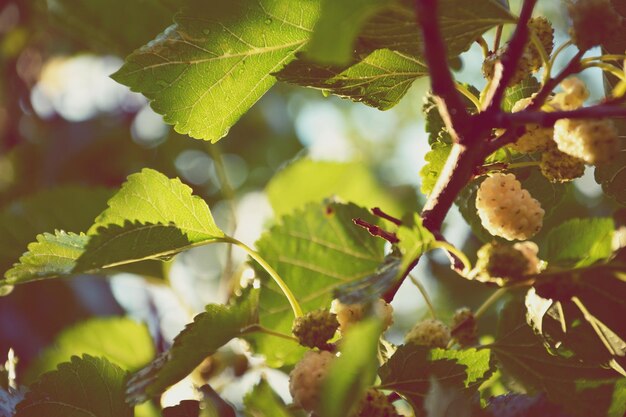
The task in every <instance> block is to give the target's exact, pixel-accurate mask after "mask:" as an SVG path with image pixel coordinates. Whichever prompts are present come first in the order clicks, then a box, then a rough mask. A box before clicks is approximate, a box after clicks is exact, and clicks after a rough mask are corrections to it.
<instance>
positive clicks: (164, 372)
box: [127, 290, 259, 403]
mask: <svg viewBox="0 0 626 417" xmlns="http://www.w3.org/2000/svg"><path fill="white" fill-rule="evenodd" d="M258 297H259V291H258V290H250V291H247V292H246V293H245V294H244V295H243V296H242V297H241V298H239V299H237V300H235V302H234V303H233V304H231V305H220V304H209V305H208V306H206V311H204V312H203V313H200V314H198V315H197V316H196V317H195V318H194V321H193V322H192V323H190V324H188V325H187V327H185V329H184V330H183V331H182V332H181V333H179V334H178V336H176V338H175V339H174V343H173V345H172V347H171V348H170V349H169V350H168V351H167V352H165V353H164V354H163V355H161V356H160V357H158V358H157V359H156V360H154V361H153V362H152V363H151V364H149V365H148V366H146V367H145V368H143V369H141V370H139V371H138V372H136V373H135V374H133V376H132V377H131V378H130V380H129V382H128V390H127V395H128V398H129V400H130V401H132V402H135V403H137V402H143V401H145V400H146V399H148V398H149V397H152V396H157V395H159V394H161V393H162V392H163V391H164V390H165V389H166V388H167V387H169V386H170V385H173V384H175V383H176V382H178V381H180V380H181V379H183V378H184V377H185V376H187V375H188V374H189V373H191V371H193V370H194V368H196V367H197V366H198V365H199V364H200V363H201V362H202V361H203V360H204V359H205V358H206V357H207V356H209V355H211V354H213V353H215V351H216V350H217V349H218V348H220V347H221V346H223V345H224V344H226V343H227V342H228V341H230V340H231V339H233V338H235V337H238V336H242V335H243V333H242V331H243V330H244V329H245V328H246V327H249V326H250V325H253V324H256V323H257V321H258V311H257V308H258Z"/></svg>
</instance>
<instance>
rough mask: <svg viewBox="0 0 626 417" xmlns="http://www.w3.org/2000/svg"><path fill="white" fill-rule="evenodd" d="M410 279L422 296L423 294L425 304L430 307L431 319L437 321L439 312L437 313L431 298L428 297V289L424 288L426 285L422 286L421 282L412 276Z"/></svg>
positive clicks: (410, 275)
mask: <svg viewBox="0 0 626 417" xmlns="http://www.w3.org/2000/svg"><path fill="white" fill-rule="evenodd" d="M409 279H410V280H411V282H412V283H413V285H415V286H416V287H417V289H418V290H419V292H420V294H422V298H424V302H425V303H426V306H427V307H428V311H429V312H430V315H431V317H432V318H434V319H436V318H437V312H436V311H435V305H434V304H433V302H432V301H431V299H430V296H429V295H428V291H426V287H424V285H422V283H421V282H419V280H418V279H417V278H415V277H414V276H413V275H412V274H409Z"/></svg>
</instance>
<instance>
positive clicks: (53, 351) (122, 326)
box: [25, 317, 155, 381]
mask: <svg viewBox="0 0 626 417" xmlns="http://www.w3.org/2000/svg"><path fill="white" fill-rule="evenodd" d="M80 354H88V355H91V356H98V357H103V358H106V359H107V360H109V361H110V362H111V363H113V364H115V365H117V366H119V367H121V368H122V369H124V370H126V371H134V370H137V369H139V368H140V367H141V366H144V365H146V364H147V363H148V362H150V361H151V360H152V359H153V358H154V354H155V351H154V343H153V342H152V337H151V336H150V332H149V331H148V328H147V327H146V326H145V325H144V324H140V323H137V322H136V321H134V320H131V319H129V318H124V317H109V318H96V319H91V320H88V321H85V322H82V323H79V324H76V325H74V326H72V327H69V328H67V329H65V330H63V332H62V333H61V334H60V335H58V336H57V338H56V340H55V341H54V344H53V345H52V346H50V347H48V348H46V350H45V351H44V352H43V353H42V354H41V356H39V357H38V358H37V359H36V360H35V362H33V363H32V364H31V365H30V366H29V367H28V370H27V371H26V374H25V379H26V380H28V381H34V380H35V379H36V378H37V377H38V376H39V375H41V374H42V373H44V372H48V371H52V370H54V369H55V368H56V367H57V365H58V364H60V363H62V362H67V361H69V360H70V359H71V357H72V356H74V355H80Z"/></svg>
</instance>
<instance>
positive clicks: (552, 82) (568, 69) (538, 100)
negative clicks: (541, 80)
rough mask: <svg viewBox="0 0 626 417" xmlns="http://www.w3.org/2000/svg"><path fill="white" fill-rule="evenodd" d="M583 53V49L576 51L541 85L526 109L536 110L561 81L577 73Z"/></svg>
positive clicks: (580, 67) (579, 69) (580, 68)
mask: <svg viewBox="0 0 626 417" xmlns="http://www.w3.org/2000/svg"><path fill="white" fill-rule="evenodd" d="M584 54H585V51H578V52H577V53H576V55H574V56H573V57H572V59H571V60H570V61H569V62H568V63H567V65H566V66H565V68H563V69H562V70H561V72H560V73H559V74H558V75H557V76H556V77H554V78H550V79H549V80H548V81H547V82H546V83H545V84H544V85H543V87H541V90H539V92H538V93H537V94H536V95H535V97H534V98H533V101H532V103H531V104H530V105H529V106H528V107H527V108H526V110H537V109H538V108H540V107H541V106H542V105H543V103H544V102H545V101H546V99H547V98H548V97H549V96H550V94H552V91H553V90H554V89H555V88H556V87H557V86H558V85H559V84H560V83H561V81H563V80H565V79H566V78H567V77H569V76H570V75H573V74H577V73H579V72H580V71H581V70H582V66H581V65H580V60H581V58H582V57H583V55H584Z"/></svg>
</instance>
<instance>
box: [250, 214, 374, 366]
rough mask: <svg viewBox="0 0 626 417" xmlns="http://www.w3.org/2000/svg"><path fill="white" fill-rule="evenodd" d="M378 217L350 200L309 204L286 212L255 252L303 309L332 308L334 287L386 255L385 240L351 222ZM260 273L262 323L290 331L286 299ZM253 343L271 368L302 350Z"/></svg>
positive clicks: (261, 340)
mask: <svg viewBox="0 0 626 417" xmlns="http://www.w3.org/2000/svg"><path fill="white" fill-rule="evenodd" d="M357 217H360V218H363V219H365V220H366V221H369V222H371V223H373V224H375V223H376V222H377V220H378V219H377V218H375V217H374V216H372V215H371V214H370V213H369V212H368V211H367V210H365V209H362V208H360V207H358V206H356V205H354V204H340V203H326V204H320V203H317V204H308V205H307V206H306V207H305V208H304V209H300V210H296V211H294V212H293V213H292V214H291V215H288V216H285V217H283V218H282V219H281V221H280V223H279V224H277V225H276V226H274V227H272V228H271V229H270V230H269V231H268V232H266V233H265V234H264V235H263V236H262V237H261V239H260V240H259V241H258V242H257V244H256V246H257V248H258V251H259V253H260V254H261V256H263V258H264V259H266V260H267V261H268V262H269V263H270V265H272V266H273V267H274V269H276V271H277V272H278V273H279V275H280V276H281V277H282V278H283V280H284V281H285V283H286V284H287V285H288V286H289V288H291V291H292V292H293V293H294V295H295V297H296V298H297V299H298V301H299V302H300V304H301V305H302V308H303V310H304V311H305V312H307V311H311V310H315V309H318V308H322V307H325V308H328V307H330V303H331V300H332V299H333V290H334V289H335V288H337V287H338V286H340V285H342V284H347V283H350V282H354V281H358V280H360V279H361V278H364V277H366V276H368V275H371V274H373V273H374V272H375V271H376V270H377V268H378V266H379V265H380V264H381V263H382V261H383V258H384V243H385V242H384V241H383V240H382V239H380V238H374V237H372V236H370V234H369V233H368V232H367V231H365V230H363V229H361V228H359V227H357V226H355V225H354V224H353V223H352V219H353V218H357ZM257 272H258V274H259V275H260V276H261V277H262V281H261V282H262V289H261V303H260V314H261V324H262V325H263V326H265V327H268V328H270V329H272V330H275V331H280V332H283V333H291V326H292V321H293V315H292V314H291V308H290V306H289V303H288V302H287V300H286V299H285V297H284V295H283V294H282V292H281V291H280V290H279V288H278V286H277V285H276V284H275V283H274V281H273V280H271V279H269V277H268V276H267V274H265V272H264V271H261V270H259V269H258V268H257ZM254 344H255V346H256V350H257V351H258V352H259V353H263V354H265V355H266V357H267V360H268V362H269V363H270V364H271V365H272V366H280V365H281V364H284V363H294V362H295V361H297V360H298V359H299V357H300V356H301V355H302V353H303V352H304V350H303V349H302V348H301V347H299V346H298V345H297V344H295V343H293V342H291V341H287V340H283V339H280V338H276V337H272V336H264V335H258V336H255V337H254Z"/></svg>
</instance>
